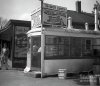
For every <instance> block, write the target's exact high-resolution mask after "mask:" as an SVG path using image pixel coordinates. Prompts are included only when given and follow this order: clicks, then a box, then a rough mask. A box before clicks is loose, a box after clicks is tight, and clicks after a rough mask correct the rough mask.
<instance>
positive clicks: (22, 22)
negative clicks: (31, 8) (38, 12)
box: [0, 19, 31, 33]
mask: <svg viewBox="0 0 100 86" xmlns="http://www.w3.org/2000/svg"><path fill="white" fill-rule="evenodd" d="M12 24H13V25H16V26H17V25H18V26H26V27H31V21H25V20H13V19H10V20H9V21H8V22H7V24H6V25H5V26H4V27H3V28H2V29H1V30H0V33H1V32H3V31H5V30H7V29H9V28H8V27H9V26H10V25H12Z"/></svg>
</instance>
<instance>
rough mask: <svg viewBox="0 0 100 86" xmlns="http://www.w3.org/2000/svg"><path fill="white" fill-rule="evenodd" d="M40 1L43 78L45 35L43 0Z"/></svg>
mask: <svg viewBox="0 0 100 86" xmlns="http://www.w3.org/2000/svg"><path fill="white" fill-rule="evenodd" d="M39 1H41V78H43V74H44V48H45V35H44V33H43V0H39Z"/></svg>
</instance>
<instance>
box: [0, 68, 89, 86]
mask: <svg viewBox="0 0 100 86" xmlns="http://www.w3.org/2000/svg"><path fill="white" fill-rule="evenodd" d="M0 86H89V85H81V84H80V83H79V82H78V79H66V80H61V79H58V77H46V78H42V79H41V78H33V77H32V76H27V75H26V74H24V73H23V71H19V70H0Z"/></svg>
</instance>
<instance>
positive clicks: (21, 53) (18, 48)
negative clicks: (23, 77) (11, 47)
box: [15, 26, 29, 58]
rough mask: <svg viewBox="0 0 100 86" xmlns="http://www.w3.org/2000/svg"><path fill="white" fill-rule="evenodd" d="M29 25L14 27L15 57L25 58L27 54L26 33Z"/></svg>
mask: <svg viewBox="0 0 100 86" xmlns="http://www.w3.org/2000/svg"><path fill="white" fill-rule="evenodd" d="M27 31H29V27H23V26H16V27H15V57H16V58H25V57H26V56H27V35H26V32H27Z"/></svg>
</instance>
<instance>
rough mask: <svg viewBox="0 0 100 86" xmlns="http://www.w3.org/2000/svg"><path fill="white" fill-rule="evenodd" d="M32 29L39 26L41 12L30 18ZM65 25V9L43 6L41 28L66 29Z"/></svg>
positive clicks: (49, 5) (48, 5)
mask: <svg viewBox="0 0 100 86" xmlns="http://www.w3.org/2000/svg"><path fill="white" fill-rule="evenodd" d="M31 18H32V27H39V26H40V25H41V10H38V11H36V12H34V13H33V14H32V16H31ZM66 24H67V8H65V7H61V6H56V5H51V4H46V3H44V4H43V26H47V27H66Z"/></svg>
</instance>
